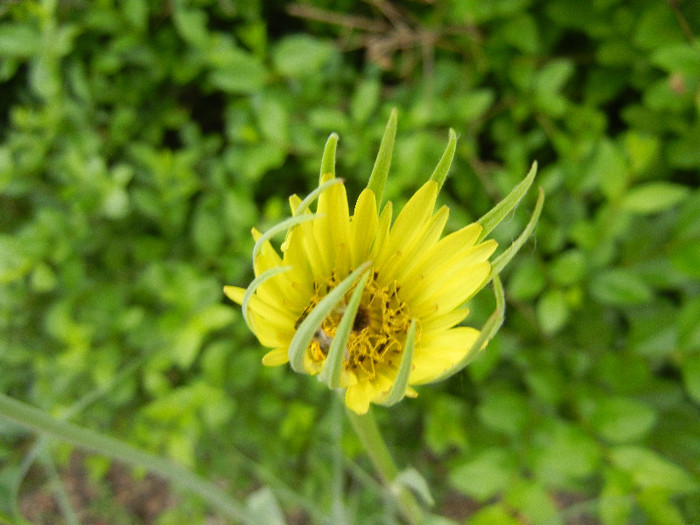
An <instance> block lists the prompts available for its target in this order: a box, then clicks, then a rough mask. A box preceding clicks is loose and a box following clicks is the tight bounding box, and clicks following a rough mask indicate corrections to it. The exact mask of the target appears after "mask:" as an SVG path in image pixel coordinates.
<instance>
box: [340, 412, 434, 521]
mask: <svg viewBox="0 0 700 525" xmlns="http://www.w3.org/2000/svg"><path fill="white" fill-rule="evenodd" d="M346 413H347V415H348V419H349V420H350V423H351V424H352V428H353V429H354V430H355V433H356V434H357V437H359V438H360V441H361V442H362V445H363V446H364V447H365V450H366V451H367V455H368V456H369V458H370V460H371V461H372V465H373V466H374V468H375V469H376V470H377V472H378V473H379V476H380V477H381V478H382V481H383V482H384V484H385V485H387V486H388V487H390V488H392V484H393V482H394V481H395V480H396V477H397V476H398V474H399V469H398V467H397V466H396V463H395V462H394V458H393V457H392V455H391V452H389V448H388V447H387V446H386V443H385V441H384V438H382V435H381V433H380V432H379V427H378V426H377V422H376V421H375V419H374V415H373V414H372V410H371V409H370V410H369V411H368V412H367V413H366V414H364V415H358V414H356V413H355V412H353V411H352V410H349V409H348V410H346ZM396 488H397V490H398V493H397V498H396V499H397V501H398V504H399V508H400V509H401V514H403V516H404V518H406V521H408V523H410V524H411V525H416V524H418V523H421V521H422V520H423V511H422V509H421V507H420V505H419V504H418V502H417V501H416V499H415V498H414V497H413V494H412V493H411V491H409V490H408V489H407V488H406V487H405V486H403V485H399V486H398V487H396Z"/></svg>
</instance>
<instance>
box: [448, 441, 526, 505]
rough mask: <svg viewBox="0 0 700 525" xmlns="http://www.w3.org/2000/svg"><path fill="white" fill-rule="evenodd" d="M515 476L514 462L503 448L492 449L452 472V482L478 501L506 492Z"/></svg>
mask: <svg viewBox="0 0 700 525" xmlns="http://www.w3.org/2000/svg"><path fill="white" fill-rule="evenodd" d="M513 474H514V460H513V457H512V456H511V454H510V453H508V452H507V451H506V450H504V449H501V448H490V449H487V450H485V451H484V452H482V453H480V454H479V455H477V456H476V457H475V458H473V459H471V460H469V461H467V462H465V463H463V464H462V465H461V466H459V467H457V468H455V469H454V470H452V472H450V482H451V483H452V485H453V486H454V487H455V488H457V489H458V490H460V491H462V492H463V493H464V494H466V495H467V496H471V497H473V498H474V499H476V500H478V501H486V500H488V499H489V498H492V497H494V496H497V495H498V494H499V493H501V492H503V491H505V490H506V488H507V487H508V485H509V484H510V481H511V478H512V476H513Z"/></svg>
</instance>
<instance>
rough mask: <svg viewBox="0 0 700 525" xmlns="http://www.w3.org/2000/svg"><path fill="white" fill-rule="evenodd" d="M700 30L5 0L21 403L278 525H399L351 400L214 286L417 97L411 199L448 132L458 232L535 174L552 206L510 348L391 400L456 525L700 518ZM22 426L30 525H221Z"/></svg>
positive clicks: (14, 442) (379, 12)
mask: <svg viewBox="0 0 700 525" xmlns="http://www.w3.org/2000/svg"><path fill="white" fill-rule="evenodd" d="M699 34H700V3H697V2H692V1H690V0H685V1H682V0H673V1H671V0H669V1H663V0H637V1H634V2H626V1H623V0H593V1H591V2H579V1H574V0H550V1H546V2H544V1H536V0H499V1H494V2H488V1H487V2H484V1H475V0H466V1H461V0H444V1H443V0H437V1H434V2H429V1H421V0H391V1H389V0H365V1H363V2H351V1H347V0H318V1H300V2H299V3H296V4H291V3H285V2H281V1H270V2H267V1H266V2H254V1H236V0H149V1H144V0H97V1H94V2H87V1H83V0H42V1H38V0H36V1H34V0H14V1H12V0H7V1H5V2H3V3H1V4H0V90H1V93H2V95H1V96H0V287H1V288H0V370H1V371H2V372H1V373H0V391H1V392H4V393H6V394H8V395H11V396H13V397H15V398H17V399H20V400H23V401H25V402H28V403H30V404H32V405H35V406H37V407H40V408H42V409H43V410H45V411H47V412H49V413H51V414H52V415H54V416H56V417H65V418H67V417H70V420H71V421H73V422H75V423H78V424H80V425H82V426H84V427H87V428H90V429H93V430H98V431H101V432H104V433H106V434H109V435H112V436H115V437H118V438H120V439H123V440H125V441H128V442H129V443H131V444H135V445H137V446H139V447H142V448H145V449H147V450H150V451H153V452H157V453H159V454H162V455H165V456H168V457H171V458H173V459H174V460H175V461H177V462H179V463H181V464H184V465H187V466H189V467H190V468H192V469H193V470H195V471H196V472H198V473H199V474H201V475H203V476H204V477H206V478H208V479H210V480H213V481H216V482H217V483H219V484H221V486H223V487H225V489H226V490H227V491H228V492H229V493H231V494H233V495H235V497H237V498H238V499H239V500H240V501H242V502H244V503H245V504H246V505H248V507H249V508H250V509H251V512H254V513H258V514H257V515H259V516H267V517H264V518H263V517H261V518H260V519H261V520H262V521H263V522H265V523H282V522H283V520H288V522H289V523H323V522H324V520H325V519H327V520H329V521H331V522H334V523H340V522H341V521H339V520H341V518H342V517H343V516H344V517H345V520H346V522H347V523H363V524H364V523H370V524H371V523H385V522H386V520H390V519H391V516H392V515H393V508H392V506H391V504H390V503H388V499H387V497H386V493H385V492H383V490H382V489H380V488H379V486H378V485H377V484H376V483H375V482H374V481H373V480H372V478H371V477H370V476H369V475H368V472H369V471H370V469H369V464H368V462H367V460H366V457H365V456H364V455H363V453H362V451H361V449H360V446H359V443H358V442H357V440H356V438H355V437H354V436H353V434H352V430H351V429H350V428H349V427H348V426H347V425H345V424H343V415H342V411H341V410H340V408H339V406H338V404H337V403H336V401H335V400H334V399H333V396H329V395H328V392H327V391H326V389H325V387H323V386H322V385H320V384H318V382H317V381H315V380H313V379H312V378H308V377H300V376H297V375H295V374H292V373H290V372H289V371H288V370H286V369H285V368H284V367H281V368H276V369H264V368H263V367H262V366H261V365H260V358H261V356H262V353H263V351H262V349H261V348H260V346H259V345H258V343H257V342H256V340H255V339H254V338H253V337H252V336H251V334H250V333H249V332H248V331H247V329H246V328H245V325H244V323H243V321H242V319H241V316H240V315H239V312H238V310H237V309H236V308H234V307H233V306H232V305H231V304H229V303H228V302H227V301H225V300H224V299H223V295H222V292H221V288H222V285H223V284H239V285H245V284H247V283H248V282H249V281H250V279H251V275H252V274H251V268H250V258H249V254H250V250H251V247H252V240H251V238H250V228H251V227H252V226H257V227H258V228H260V229H264V228H266V227H267V226H269V225H271V224H273V223H275V222H277V221H279V220H280V219H281V218H283V217H284V216H286V215H287V205H286V198H287V196H288V195H289V194H291V193H295V192H296V193H300V194H305V193H307V192H308V191H309V190H310V189H312V188H313V186H314V185H315V184H316V181H317V177H318V166H319V162H320V155H321V152H322V148H323V144H324V141H325V139H326V137H327V136H328V134H329V133H330V132H332V131H337V132H338V133H339V134H340V137H341V141H340V145H339V150H338V170H337V171H338V174H339V176H342V177H344V178H345V179H346V180H347V184H348V186H349V187H350V189H351V194H352V195H357V193H358V192H359V190H360V189H361V188H362V187H363V186H364V184H366V181H367V177H368V175H369V172H370V170H371V166H372V162H373V159H374V155H375V154H376V150H377V147H378V143H379V139H380V138H381V134H382V132H383V128H384V124H385V122H386V119H387V117H388V114H389V111H390V109H391V108H392V107H397V108H398V109H399V132H398V135H397V143H396V150H395V159H394V163H393V165H392V171H391V175H390V180H389V183H388V186H387V190H386V191H387V194H388V195H387V196H388V198H391V199H393V200H395V201H403V200H405V199H406V197H407V196H408V195H410V193H411V192H412V191H413V190H414V189H416V188H417V187H419V185H420V184H421V183H422V182H423V181H424V180H425V179H426V178H427V177H428V176H429V175H430V173H431V172H432V168H433V167H434V165H435V163H436V162H437V160H438V159H439V156H440V154H441V152H442V149H443V148H444V145H445V144H446V141H447V130H448V128H449V127H453V128H455V130H456V131H457V132H458V134H459V135H460V141H459V144H458V149H457V156H456V158H455V163H454V165H453V169H452V172H451V176H450V178H449V179H448V181H447V183H446V184H445V188H444V190H443V192H442V194H441V200H442V202H443V203H446V204H449V205H450V206H451V209H452V213H451V218H450V222H449V224H448V226H449V227H450V228H452V229H455V228H457V227H459V226H461V225H464V224H466V223H467V222H470V221H472V220H474V219H476V218H478V217H479V216H480V215H481V214H483V213H484V212H485V211H486V210H487V209H488V208H489V207H490V206H491V205H492V204H493V203H494V202H495V201H497V200H498V199H499V198H500V197H502V196H503V195H505V193H506V192H507V191H508V190H509V189H510V188H511V187H512V186H514V184H515V183H516V182H518V181H519V180H521V178H522V177H523V176H524V175H525V173H526V172H527V169H528V168H529V165H530V163H531V162H532V161H533V160H538V161H539V164H540V167H541V170H540V175H539V178H538V182H539V184H541V185H542V186H543V187H544V188H545V190H546V193H547V202H546V204H545V209H544V212H543V216H542V218H541V220H540V224H539V226H538V229H537V233H536V241H535V242H534V243H533V244H530V245H529V246H530V247H529V248H527V249H525V250H523V252H521V254H520V255H519V257H518V258H517V259H516V261H514V263H513V264H512V265H511V267H510V269H509V271H508V272H507V273H506V275H505V286H506V293H507V300H508V311H507V318H506V325H505V327H504V328H503V330H502V331H501V333H500V334H499V336H498V337H497V339H496V340H494V341H493V342H492V344H491V345H490V346H489V348H488V350H487V351H486V353H485V355H484V356H483V357H481V358H480V359H479V360H478V361H477V362H475V363H474V364H473V365H471V366H470V367H469V368H468V369H467V370H466V371H465V372H463V373H461V374H460V375H459V376H457V377H455V378H452V379H451V380H450V381H448V382H446V383H443V384H441V385H436V386H431V387H425V388H423V389H421V391H420V396H419V397H418V398H417V399H416V400H407V401H404V402H403V403H401V404H400V405H398V406H397V407H395V408H394V409H391V410H385V409H379V410H377V417H378V418H379V421H380V424H381V426H382V428H383V430H384V432H385V433H386V435H387V439H388V440H389V443H390V447H391V448H392V449H393V450H394V451H395V452H396V453H397V455H398V459H399V462H400V463H401V464H402V465H409V464H410V465H412V466H414V467H416V468H417V469H418V470H419V471H420V472H421V473H422V474H423V475H424V476H425V477H426V479H427V480H428V481H429V484H430V487H431V491H432V493H433V496H434V498H435V500H436V505H435V506H434V507H433V509H434V511H435V512H438V513H442V514H444V515H446V516H449V517H451V519H453V520H454V521H455V522H457V523H465V522H466V521H468V522H469V523H473V524H584V523H603V524H605V525H624V524H664V525H667V524H672V525H675V524H697V523H700V492H699V487H700V461H699V460H698V458H700V417H699V416H700V322H699V319H700V294H699V293H698V292H699V291H700V189H698V179H699V177H698V170H699V168H700V118H699V113H700V40H699V39H698V37H697V35H699ZM531 206H532V202H529V203H526V204H525V205H522V206H521V208H522V209H521V210H519V211H518V213H517V214H516V215H515V216H514V217H513V218H512V219H511V220H509V221H507V222H506V223H504V224H503V225H502V226H501V227H500V228H499V230H498V231H497V235H496V236H497V238H498V240H499V241H501V242H502V244H507V243H508V242H509V241H510V240H511V239H512V238H513V236H514V235H515V234H516V232H518V231H519V230H520V229H521V228H522V226H523V225H524V224H525V221H526V215H527V208H528V207H531ZM492 307H493V305H492V299H491V298H489V297H488V294H485V296H484V297H483V298H479V299H478V300H476V301H475V303H474V305H473V315H472V316H471V317H470V322H473V323H479V322H481V321H483V319H484V318H485V316H486V315H488V312H489V311H490V309H491V308H492ZM0 435H2V439H1V440H0V516H5V517H6V519H8V520H11V521H14V522H16V523H21V522H22V518H21V514H24V516H25V517H26V518H27V519H29V520H30V521H31V522H33V523H60V522H62V520H65V521H66V522H76V520H77V521H80V522H83V523H105V522H107V523H117V524H119V523H139V522H144V523H159V524H169V523H184V522H185V520H189V522H192V523H201V522H204V520H205V516H210V518H209V519H211V520H212V521H211V523H221V522H222V521H221V518H215V517H214V516H216V512H215V511H214V510H212V509H211V508H209V507H207V505H205V504H204V503H203V502H202V501H201V500H200V499H199V498H197V497H196V496H194V495H191V494H189V493H186V492H182V491H178V490H174V492H172V490H173V489H168V487H163V486H162V485H159V484H158V483H157V482H156V481H154V480H153V479H152V478H150V477H146V478H144V472H136V473H132V474H130V473H129V471H125V470H124V469H123V468H120V467H118V466H115V465H111V463H110V461H109V460H108V459H105V458H104V457H101V456H99V455H85V454H76V453H75V450H74V449H72V448H71V447H69V446H68V445H64V444H57V443H52V444H51V445H50V446H49V447H48V448H45V449H40V447H37V445H36V443H37V442H36V437H35V436H33V435H32V434H28V433H27V432H26V431H24V430H22V429H21V428H20V427H18V426H15V425H14V424H11V423H9V422H8V421H7V420H4V419H2V418H0ZM39 450H45V453H39V452H38V451H39ZM343 455H345V457H346V458H348V459H345V460H343V459H342V458H343ZM339 480H343V481H344V486H340V485H339ZM120 483H121V484H122V485H123V484H124V483H126V484H127V487H128V489H123V487H122V485H120ZM134 492H137V493H140V494H141V495H142V496H144V497H143V498H142V499H143V501H141V500H139V501H138V502H137V501H136V500H135V499H134V498H133V497H131V499H129V498H130V496H129V494H131V496H133V493H134ZM341 493H342V494H341ZM125 494H126V495H125ZM341 496H342V497H341ZM149 502H150V503H149ZM149 505H150V506H149ZM278 505H279V506H278ZM61 515H62V516H63V517H60V516H61ZM217 520H218V521H217ZM275 520H277V521H275ZM0 521H1V518H0ZM436 523H447V522H443V521H439V520H436Z"/></svg>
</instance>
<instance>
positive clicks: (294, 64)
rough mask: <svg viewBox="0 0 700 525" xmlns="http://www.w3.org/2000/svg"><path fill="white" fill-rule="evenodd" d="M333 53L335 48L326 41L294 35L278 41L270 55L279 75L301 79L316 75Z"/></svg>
mask: <svg viewBox="0 0 700 525" xmlns="http://www.w3.org/2000/svg"><path fill="white" fill-rule="evenodd" d="M334 51H335V46H334V45H333V44H332V43H330V42H328V41H326V40H321V39H319V38H316V37H313V36H309V35H303V34H296V35H291V36H288V37H286V38H284V39H282V40H280V42H279V43H278V44H277V47H276V48H275V49H274V51H273V53H272V61H273V64H274V67H275V69H276V70H277V72H278V73H280V74H281V75H284V76H287V77H291V78H301V77H306V76H309V75H313V74H317V73H318V72H319V70H320V69H321V68H322V67H323V66H324V65H325V64H326V63H327V62H328V61H329V60H330V58H331V57H332V55H333V52H334Z"/></svg>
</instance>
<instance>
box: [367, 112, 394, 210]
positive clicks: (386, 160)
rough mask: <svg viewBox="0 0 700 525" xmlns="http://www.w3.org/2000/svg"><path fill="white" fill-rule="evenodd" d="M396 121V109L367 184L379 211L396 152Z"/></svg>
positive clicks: (387, 126) (390, 119)
mask: <svg viewBox="0 0 700 525" xmlns="http://www.w3.org/2000/svg"><path fill="white" fill-rule="evenodd" d="M396 120H397V111H396V108H394V109H392V110H391V115H389V121H388V122H387V123H386V129H385V130H384V136H383V137H382V143H381V144H380V145H379V153H377V160H375V161H374V167H373V168H372V174H371V175H370V176H369V182H368V183H367V188H368V189H370V190H372V191H373V192H374V196H375V198H376V199H377V209H381V206H382V195H383V194H384V186H386V179H387V177H388V176H389V168H390V167H391V155H392V153H393V151H394V139H395V138H396Z"/></svg>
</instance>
